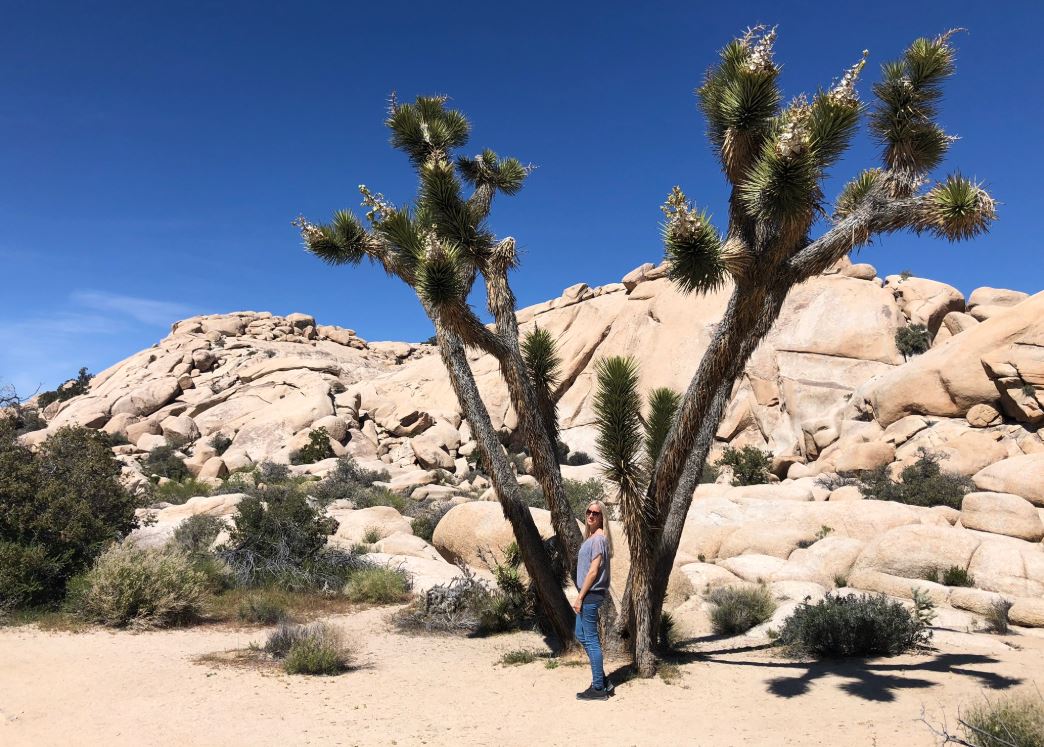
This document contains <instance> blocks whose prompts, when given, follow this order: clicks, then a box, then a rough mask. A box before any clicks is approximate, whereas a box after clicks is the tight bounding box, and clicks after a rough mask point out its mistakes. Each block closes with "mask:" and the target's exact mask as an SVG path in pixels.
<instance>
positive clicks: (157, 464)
mask: <svg viewBox="0 0 1044 747" xmlns="http://www.w3.org/2000/svg"><path fill="white" fill-rule="evenodd" d="M141 468H142V471H143V472H145V474H147V475H159V476H160V477H166V478H169V479H171V480H183V479H185V478H186V477H189V476H190V473H189V470H188V467H186V466H185V460H184V459H182V458H181V457H180V456H178V454H177V453H176V452H175V450H174V447H173V446H171V445H170V444H165V445H163V446H157V447H156V448H155V449H153V450H152V451H150V452H149V455H148V456H147V457H145V459H144V460H143V461H142V463H141ZM189 497H191V496H189Z"/></svg>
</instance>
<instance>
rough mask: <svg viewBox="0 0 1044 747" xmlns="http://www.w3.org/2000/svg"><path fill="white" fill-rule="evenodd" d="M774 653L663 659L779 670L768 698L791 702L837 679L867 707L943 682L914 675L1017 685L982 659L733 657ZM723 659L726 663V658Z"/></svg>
mask: <svg viewBox="0 0 1044 747" xmlns="http://www.w3.org/2000/svg"><path fill="white" fill-rule="evenodd" d="M715 640H720V639H718V638H716V637H714V636H708V637H706V638H697V639H691V640H688V641H685V642H684V643H683V645H687V644H692V643H709V642H713V641H715ZM772 648H774V647H773V645H772V644H770V643H766V644H760V645H755V646H738V647H734V648H721V649H714V650H702V651H690V650H686V649H685V648H681V647H679V650H677V651H675V652H674V653H672V654H671V655H670V656H668V657H665V659H664V660H665V661H666V662H667V663H669V664H690V663H694V662H702V663H705V664H717V665H719V666H725V667H760V668H765V669H769V670H773V669H775V670H778V671H779V672H780V673H781V674H780V676H778V677H773V678H772V679H770V680H768V682H767V690H768V692H769V693H771V694H773V695H775V696H777V697H780V698H795V697H798V696H800V695H804V694H806V693H807V692H808V691H809V689H810V688H811V686H812V683H814V682H815V681H816V680H820V679H823V678H828V677H836V678H839V679H841V680H844V682H842V683H841V684H840V685H839V687H840V688H841V689H842V690H844V691H845V692H846V693H848V694H849V695H853V696H855V697H857V698H861V699H863V700H869V701H877V702H883V703H887V702H891V701H893V700H895V699H896V695H895V693H896V691H898V690H909V689H925V688H929V687H936V686H938V685H941V684H942V682H941V680H940V679H939V678H936V679H934V680H932V679H927V678H925V677H922V676H918V673H925V674H927V673H938V674H946V675H949V676H951V677H953V676H958V677H971V678H974V679H976V680H978V684H979V686H980V687H984V688H987V689H990V690H1005V689H1007V688H1010V687H1014V686H1015V685H1018V684H1020V683H1021V682H1022V681H1023V680H1022V678H1019V677H1009V676H1007V675H1003V674H998V673H997V672H991V671H989V670H988V669H986V668H985V667H988V666H989V665H992V664H999V663H1000V660H999V659H996V658H994V657H992V656H985V655H982V654H949V653H947V654H935V655H933V654H931V653H930V652H929V653H928V654H925V658H924V660H922V661H913V662H903V663H893V662H891V661H890V660H888V659H824V660H817V661H807V660H797V659H786V658H783V657H782V656H780V658H775V659H743V658H735V655H736V654H745V653H753V652H755V651H764V650H768V649H772ZM726 657H728V658H726ZM609 676H610V678H611V679H612V680H613V682H614V683H622V682H626V681H628V680H630V679H633V678H634V677H635V672H634V670H633V669H632V667H631V666H630V665H627V666H623V667H620V668H619V669H617V670H615V671H613V672H611V673H610V675H609Z"/></svg>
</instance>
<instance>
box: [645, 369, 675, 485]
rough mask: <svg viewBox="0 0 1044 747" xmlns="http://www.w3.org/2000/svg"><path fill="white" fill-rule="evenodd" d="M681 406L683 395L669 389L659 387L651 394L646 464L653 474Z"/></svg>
mask: <svg viewBox="0 0 1044 747" xmlns="http://www.w3.org/2000/svg"><path fill="white" fill-rule="evenodd" d="M680 404H681V395H680V394H679V393H678V392H676V391H674V390H673V389H670V388H669V387H658V388H656V389H653V390H652V391H651V392H649V417H648V419H647V420H646V426H645V463H646V466H647V469H648V470H649V471H650V472H651V471H652V469H653V467H654V466H655V465H656V460H657V459H659V458H660V452H661V451H662V450H663V444H664V441H666V440H667V434H668V433H669V432H670V430H671V425H672V424H673V423H674V416H675V415H676V414H677V412H678V405H680Z"/></svg>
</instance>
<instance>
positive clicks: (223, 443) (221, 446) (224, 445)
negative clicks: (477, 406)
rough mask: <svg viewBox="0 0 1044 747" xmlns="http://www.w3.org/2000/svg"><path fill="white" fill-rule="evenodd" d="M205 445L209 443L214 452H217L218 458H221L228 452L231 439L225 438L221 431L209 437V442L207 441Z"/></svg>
mask: <svg viewBox="0 0 1044 747" xmlns="http://www.w3.org/2000/svg"><path fill="white" fill-rule="evenodd" d="M207 443H209V444H210V445H211V447H213V449H214V451H216V452H217V455H218V456H221V455H222V454H224V453H225V452H226V451H228V447H229V446H231V445H232V439H231V438H229V437H228V436H226V435H225V434H224V433H222V432H221V431H218V432H217V433H215V434H214V435H213V436H211V437H210V441H208V442H207Z"/></svg>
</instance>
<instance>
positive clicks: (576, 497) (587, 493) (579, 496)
mask: <svg viewBox="0 0 1044 747" xmlns="http://www.w3.org/2000/svg"><path fill="white" fill-rule="evenodd" d="M562 490H563V492H564V493H565V497H566V500H567V501H569V507H570V508H571V509H573V515H574V516H579V517H580V518H583V516H584V511H586V510H587V507H588V506H589V505H591V501H604V500H605V485H603V484H602V481H601V480H599V479H598V478H596V477H592V478H591V479H589V480H582V481H581V480H563V481H562Z"/></svg>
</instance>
